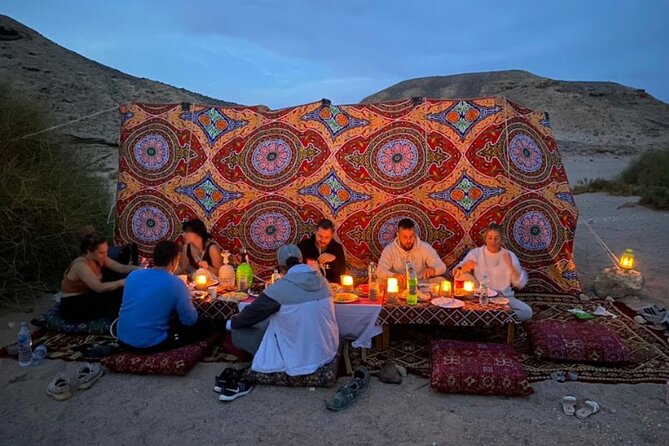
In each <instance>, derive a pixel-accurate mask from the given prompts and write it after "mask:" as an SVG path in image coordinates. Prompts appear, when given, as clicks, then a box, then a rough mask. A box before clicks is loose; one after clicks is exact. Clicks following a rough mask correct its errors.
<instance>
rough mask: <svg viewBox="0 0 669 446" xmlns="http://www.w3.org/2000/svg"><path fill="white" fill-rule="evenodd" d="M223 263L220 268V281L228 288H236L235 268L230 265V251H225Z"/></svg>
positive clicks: (222, 255)
mask: <svg viewBox="0 0 669 446" xmlns="http://www.w3.org/2000/svg"><path fill="white" fill-rule="evenodd" d="M221 257H223V265H221V267H220V268H219V269H218V282H219V283H220V284H221V286H222V287H223V288H225V289H227V290H232V289H234V288H235V268H234V267H233V266H232V265H230V252H229V251H223V252H222V253H221Z"/></svg>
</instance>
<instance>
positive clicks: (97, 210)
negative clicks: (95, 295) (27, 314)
mask: <svg viewBox="0 0 669 446" xmlns="http://www.w3.org/2000/svg"><path fill="white" fill-rule="evenodd" d="M47 122H49V120H48V117H47V116H46V115H45V112H44V111H43V110H40V109H39V107H37V106H36V105H35V104H32V103H29V102H28V101H26V100H25V99H24V98H22V97H19V96H18V95H17V94H15V93H13V92H12V91H11V89H10V88H9V87H7V86H0V305H16V306H18V305H21V304H22V303H25V302H26V301H28V300H29V299H31V298H33V297H35V296H36V295H37V294H38V293H40V292H43V291H48V290H53V289H56V288H57V287H58V285H59V282H60V280H61V279H62V276H63V273H64V271H65V269H66V268H67V265H68V263H69V262H70V261H71V260H72V259H73V258H74V256H76V255H77V249H78V235H79V233H80V230H81V229H82V228H83V227H85V226H86V225H93V226H95V227H96V229H97V230H98V231H99V232H101V233H102V234H104V235H107V236H108V235H109V232H110V227H109V225H108V224H107V223H106V219H107V213H108V212H109V206H110V204H111V202H110V200H111V194H110V191H109V189H108V185H107V183H106V182H105V180H104V179H102V178H101V177H99V176H94V175H91V174H90V172H87V171H85V168H84V167H81V166H82V165H83V162H82V160H80V159H77V158H76V155H75V154H72V153H69V152H68V151H67V150H65V149H64V148H63V147H62V146H61V144H60V143H59V142H58V140H57V139H56V137H55V136H54V135H53V134H51V133H44V134H42V135H38V136H34V137H29V138H21V137H22V136H24V135H26V134H30V133H33V132H37V131H39V130H41V129H44V128H46V127H47V125H46V123H47Z"/></svg>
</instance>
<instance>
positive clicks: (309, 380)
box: [245, 343, 342, 387]
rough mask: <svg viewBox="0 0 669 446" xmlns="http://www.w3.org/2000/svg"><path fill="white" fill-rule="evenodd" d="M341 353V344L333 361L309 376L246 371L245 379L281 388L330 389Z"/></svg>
mask: <svg viewBox="0 0 669 446" xmlns="http://www.w3.org/2000/svg"><path fill="white" fill-rule="evenodd" d="M341 353H342V343H340V345H339V350H338V351H337V354H336V355H335V357H334V359H333V360H332V361H330V362H329V363H327V364H325V365H324V366H323V367H321V368H319V369H318V370H316V371H315V372H314V373H310V374H309V375H300V376H289V375H287V374H285V373H260V372H255V371H253V370H251V369H250V368H249V369H248V370H247V371H246V374H245V378H246V379H247V380H248V381H249V382H251V383H253V384H265V385H268V386H281V387H332V386H334V385H335V384H336V383H337V372H338V370H339V359H340V358H341Z"/></svg>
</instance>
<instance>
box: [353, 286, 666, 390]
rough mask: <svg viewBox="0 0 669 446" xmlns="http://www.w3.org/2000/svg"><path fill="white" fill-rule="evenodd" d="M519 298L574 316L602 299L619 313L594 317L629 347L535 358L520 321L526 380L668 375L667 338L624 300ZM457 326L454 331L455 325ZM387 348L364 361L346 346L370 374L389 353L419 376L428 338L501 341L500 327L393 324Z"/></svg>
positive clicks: (546, 311) (545, 315) (657, 378)
mask: <svg viewBox="0 0 669 446" xmlns="http://www.w3.org/2000/svg"><path fill="white" fill-rule="evenodd" d="M519 298H521V299H522V300H524V301H525V302H527V303H528V304H529V305H531V306H532V309H533V310H534V319H535V320H559V321H565V320H573V316H571V315H570V314H568V313H567V311H566V310H567V309H568V308H571V307H574V306H576V305H579V306H580V307H581V308H583V309H585V310H590V311H592V310H594V308H596V307H597V305H602V306H604V307H605V308H606V309H608V310H609V311H610V312H612V313H613V314H615V315H616V316H618V317H617V318H616V319H611V318H603V317H600V318H598V319H597V321H598V322H599V323H602V324H605V325H607V326H609V327H610V328H612V329H614V330H615V331H616V332H617V333H618V335H619V336H620V338H621V339H622V340H623V342H625V344H626V345H627V346H628V348H629V349H630V352H631V354H632V358H633V361H632V362H631V363H629V364H625V365H618V366H611V365H593V364H583V363H568V362H558V361H550V360H546V359H541V360H537V359H535V358H534V356H533V355H532V349H531V345H530V342H529V339H528V336H527V333H526V332H525V331H524V330H523V328H522V327H518V329H517V331H516V339H515V344H514V347H515V348H516V351H517V352H518V356H519V358H520V361H521V362H522V363H523V366H524V367H525V370H526V371H527V374H528V379H529V380H531V381H541V380H545V379H550V374H551V373H552V372H555V371H560V370H564V371H573V372H576V373H578V375H579V380H581V381H587V382H601V383H632V384H634V383H642V382H665V381H666V380H667V379H669V344H668V343H667V340H666V339H667V338H666V337H665V336H664V335H663V334H662V333H661V332H656V331H654V330H652V329H651V328H650V327H648V326H641V325H639V324H637V323H636V322H634V320H633V319H632V317H633V316H634V312H633V311H632V310H631V309H629V308H628V307H626V306H625V305H623V304H620V303H615V304H610V303H608V302H603V301H596V302H593V303H587V304H584V305H583V304H578V303H576V302H568V301H567V302H565V298H564V296H556V295H537V294H532V295H520V296H519ZM458 330H459V331H458ZM391 333H392V335H391V343H390V348H389V349H388V350H387V351H385V352H383V351H376V350H374V349H371V350H368V351H367V359H366V361H363V360H362V354H361V353H362V352H361V350H360V349H351V351H350V358H351V363H352V364H353V366H354V367H355V366H357V365H360V364H363V365H365V366H367V367H368V368H369V369H370V371H371V372H372V374H376V373H378V371H379V369H380V367H381V365H382V364H383V362H384V361H385V360H386V359H388V358H392V359H393V360H394V361H395V362H397V363H398V364H400V365H402V366H404V367H406V368H407V370H408V371H409V372H411V373H414V374H416V375H419V376H423V377H429V376H430V353H429V344H430V340H432V339H442V338H447V339H460V340H480V341H485V342H505V333H504V332H503V331H500V330H495V331H488V330H470V329H467V330H466V331H465V330H463V329H448V330H447V329H444V328H441V327H425V326H422V327H415V326H414V327H409V326H404V327H393V328H392V331H391Z"/></svg>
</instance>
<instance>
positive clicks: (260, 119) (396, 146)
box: [116, 97, 581, 294]
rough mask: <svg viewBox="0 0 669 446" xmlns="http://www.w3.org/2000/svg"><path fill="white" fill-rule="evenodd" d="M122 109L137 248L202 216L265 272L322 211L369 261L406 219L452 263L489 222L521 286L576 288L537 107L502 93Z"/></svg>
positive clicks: (130, 232)
mask: <svg viewBox="0 0 669 446" xmlns="http://www.w3.org/2000/svg"><path fill="white" fill-rule="evenodd" d="M120 112H121V117H122V128H121V149H120V159H119V179H118V187H117V200H116V211H117V213H116V241H117V242H118V243H127V242H137V243H138V244H139V245H140V250H141V253H142V255H143V256H150V254H151V251H152V249H153V247H154V246H155V244H156V243H157V242H158V241H159V240H161V239H166V238H169V239H174V238H176V237H177V236H178V234H179V231H180V226H181V222H182V221H183V220H185V219H187V218H194V217H198V218H200V219H202V220H203V221H204V222H205V223H206V225H207V227H208V229H209V230H210V232H211V233H212V234H213V236H214V238H215V239H216V240H217V241H218V242H219V244H221V246H222V247H223V248H224V249H232V250H237V249H239V248H241V247H242V246H243V247H245V248H247V249H248V250H249V256H250V260H251V262H252V263H253V264H254V265H255V266H256V271H257V272H258V273H259V274H260V275H267V274H269V273H271V271H272V270H273V268H274V266H275V263H276V259H275V251H276V248H277V247H279V246H280V245H281V244H283V243H291V242H292V243H296V242H298V241H300V240H301V239H303V238H305V237H307V236H308V235H309V233H310V232H311V231H313V229H314V226H315V224H316V223H317V222H318V221H319V220H320V219H322V218H329V219H332V220H333V221H334V222H335V224H336V227H337V230H336V232H337V238H338V239H339V240H340V241H341V242H342V244H343V246H344V249H345V252H346V256H347V264H348V267H349V268H350V270H351V272H352V273H353V274H355V275H362V274H364V272H365V271H366V266H367V264H368V262H369V261H370V260H378V257H379V256H380V254H381V251H382V250H383V247H384V246H385V245H386V244H388V243H390V242H391V241H392V240H393V237H394V235H395V228H396V224H397V222H398V221H399V220H400V219H401V218H410V219H412V220H413V221H414V222H415V223H416V227H417V231H418V233H419V235H420V237H421V239H423V240H425V241H427V242H428V243H430V244H432V246H434V248H435V249H436V250H437V252H438V253H439V254H440V255H441V257H442V258H443V259H444V262H445V263H446V265H447V266H448V267H449V268H450V267H452V266H453V265H455V263H456V262H457V261H458V260H459V259H461V258H462V257H463V256H464V255H465V254H466V252H467V250H469V249H471V248H472V247H474V246H479V245H481V244H482V243H483V230H484V228H485V227H486V226H487V225H488V224H490V223H492V222H494V223H498V224H502V225H503V227H504V231H505V239H506V246H507V247H508V248H509V249H511V250H512V251H513V252H515V253H516V254H517V255H518V257H519V259H520V261H521V263H522V264H523V266H524V267H525V268H526V269H527V270H528V273H529V276H530V280H529V283H528V285H527V288H526V290H527V291H535V292H551V293H565V294H578V293H579V292H580V289H581V287H580V283H579V281H578V278H577V276H576V269H575V265H574V261H573V254H572V253H573V243H574V234H575V228H576V220H577V217H578V212H577V209H576V205H575V203H574V199H573V196H572V194H571V189H570V187H569V184H568V182H567V177H566V174H565V170H564V166H563V164H562V161H561V159H560V154H559V151H558V148H557V145H556V143H555V140H554V138H553V134H552V130H551V128H550V123H549V121H548V120H547V118H546V116H545V114H544V113H539V112H534V111H531V110H528V109H526V108H525V107H523V106H521V105H518V104H515V103H513V102H510V101H507V100H506V99H504V98H501V97H486V98H476V99H461V100H432V99H411V100H400V101H392V102H384V103H376V104H359V105H333V104H330V103H329V101H326V100H324V101H320V102H314V103H311V104H304V105H299V106H296V107H292V108H286V109H281V110H275V111H272V110H268V109H267V108H266V107H245V106H237V107H219V106H208V105H199V104H158V105H155V104H141V103H132V104H128V105H125V106H123V107H121V109H120Z"/></svg>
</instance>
